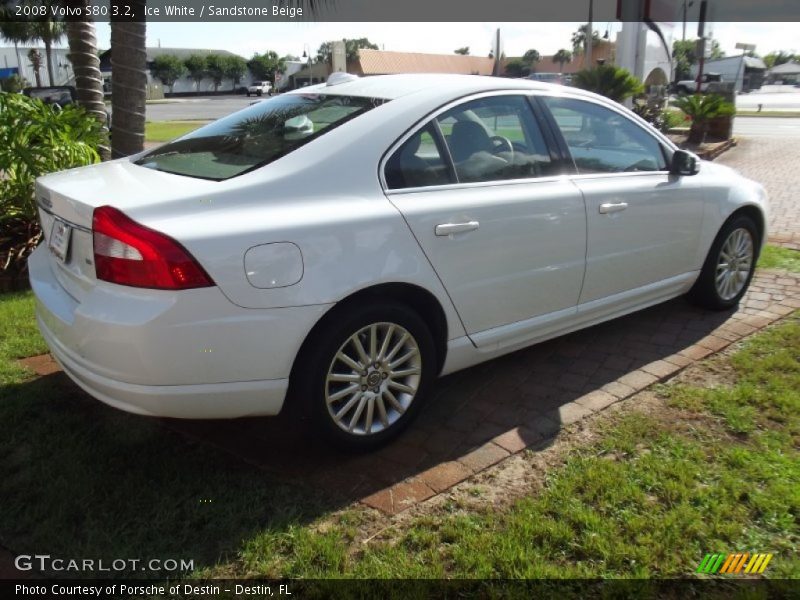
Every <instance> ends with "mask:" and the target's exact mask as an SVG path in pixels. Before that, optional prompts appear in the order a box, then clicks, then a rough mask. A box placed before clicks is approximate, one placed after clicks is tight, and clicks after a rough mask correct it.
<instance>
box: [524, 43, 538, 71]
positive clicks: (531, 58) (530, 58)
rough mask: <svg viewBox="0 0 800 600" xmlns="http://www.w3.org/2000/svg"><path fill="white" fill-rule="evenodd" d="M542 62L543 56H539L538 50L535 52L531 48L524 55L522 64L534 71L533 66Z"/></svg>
mask: <svg viewBox="0 0 800 600" xmlns="http://www.w3.org/2000/svg"><path fill="white" fill-rule="evenodd" d="M540 60H542V56H541V55H540V54H539V51H538V50H534V49H533V48H531V49H530V50H528V51H527V52H525V54H523V55H522V62H524V63H525V64H526V65H528V67H530V68H531V70H533V66H534V65H535V64H536V63H538V62H539V61H540Z"/></svg>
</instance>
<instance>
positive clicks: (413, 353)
mask: <svg viewBox="0 0 800 600" xmlns="http://www.w3.org/2000/svg"><path fill="white" fill-rule="evenodd" d="M416 355H417V349H416V348H412V349H411V350H409V351H408V352H406V353H405V354H404V355H403V356H401V357H400V358H398V359H397V360H394V361H392V362H390V363H389V369H392V370H394V369H395V368H397V367H399V366H400V365H402V364H404V363H407V362H408V361H409V360H411V359H412V358H413V357H415V356H416Z"/></svg>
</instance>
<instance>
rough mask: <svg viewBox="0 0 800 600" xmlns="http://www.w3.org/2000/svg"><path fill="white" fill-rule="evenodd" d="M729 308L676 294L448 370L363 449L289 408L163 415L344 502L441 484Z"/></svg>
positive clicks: (544, 431) (694, 337) (497, 454)
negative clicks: (230, 417) (214, 415)
mask: <svg viewBox="0 0 800 600" xmlns="http://www.w3.org/2000/svg"><path fill="white" fill-rule="evenodd" d="M730 315H731V313H730V312H723V313H713V312H708V311H704V310H701V309H698V308H695V307H693V306H691V305H689V304H688V303H687V302H686V301H685V300H683V299H677V300H673V301H671V302H668V303H665V304H661V305H658V306H655V307H652V308H650V309H647V310H645V311H642V312H639V313H636V314H633V315H629V316H627V317H624V318H621V319H616V320H614V321H610V322H607V323H604V324H601V325H598V326H595V327H592V328H589V329H585V330H582V331H579V332H575V333H572V334H570V335H567V336H564V337H561V338H558V339H555V340H552V341H549V342H545V343H542V344H539V345H536V346H533V347H531V348H527V349H524V350H520V351H517V352H514V353H512V354H509V355H507V356H504V357H501V358H498V359H495V360H493V361H490V362H487V363H484V364H482V365H478V366H476V367H473V368H471V369H467V370H465V371H462V372H459V373H456V374H453V375H450V376H447V377H444V378H442V379H440V380H439V381H438V382H437V383H436V385H435V387H434V389H433V390H432V394H431V397H430V398H429V400H428V401H427V404H426V406H425V407H424V409H423V410H422V411H421V414H420V415H419V417H418V418H417V420H416V421H415V422H414V423H412V424H411V425H410V427H409V428H408V429H407V430H406V431H405V432H403V434H402V435H401V436H400V437H399V438H397V439H396V440H395V441H393V442H392V443H391V444H389V445H388V446H386V447H384V448H382V449H380V450H378V451H374V452H371V453H369V454H352V453H347V452H344V451H339V450H336V449H333V448H331V447H330V446H329V445H328V444H327V443H326V442H325V441H324V440H322V439H321V438H320V437H319V436H318V435H316V434H315V432H314V430H313V427H312V425H311V423H310V422H309V421H307V420H303V419H301V418H299V417H298V415H297V413H296V411H293V410H291V409H290V410H287V409H284V412H283V413H282V414H281V415H279V416H277V417H273V418H250V419H239V420H234V421H176V420H165V424H166V425H167V426H168V427H169V428H171V429H174V430H176V431H180V432H183V433H185V434H188V435H189V436H191V437H192V438H194V439H197V440H201V441H203V442H206V443H211V444H213V445H215V446H217V447H219V448H222V449H224V450H225V451H227V452H230V453H231V454H233V455H235V456H237V457H240V458H241V459H243V460H245V461H247V462H249V463H250V464H253V465H256V466H257V467H259V468H260V469H263V470H265V471H267V472H269V473H272V474H274V475H275V476H276V477H278V478H279V479H280V480H281V481H295V482H298V483H301V484H309V485H311V486H313V487H314V488H315V489H318V490H323V491H324V492H325V493H326V494H328V495H329V496H330V497H339V498H340V500H341V502H343V503H348V502H351V501H354V500H359V499H363V498H365V497H367V496H369V495H371V494H374V493H375V492H378V491H380V490H382V489H384V488H386V487H388V486H390V485H392V484H396V483H398V482H402V481H404V480H407V479H409V478H413V477H415V476H418V475H420V474H423V480H424V481H426V482H427V483H428V484H429V485H430V486H431V487H432V488H433V490H434V491H437V492H438V491H440V489H437V485H438V486H442V487H447V486H446V485H445V482H446V481H447V480H448V479H452V480H456V479H458V478H459V471H460V472H461V474H462V475H463V474H464V473H465V472H476V471H479V470H481V469H482V468H484V467H486V466H489V465H490V464H493V463H494V462H497V461H498V460H500V459H501V458H503V457H504V456H506V455H508V454H509V452H508V450H510V451H511V452H514V451H516V450H515V448H514V447H513V446H514V445H517V446H522V445H526V446H530V447H532V448H534V449H537V448H538V449H541V448H545V447H547V446H549V445H550V443H551V442H552V440H553V439H554V438H555V436H556V435H557V434H558V432H559V430H560V428H561V426H562V421H563V420H565V419H564V416H565V415H564V410H563V408H564V407H565V406H566V405H568V404H569V403H571V402H573V401H574V400H576V399H578V398H581V397H582V396H584V395H586V394H588V393H590V392H593V391H595V390H600V389H603V388H605V389H607V390H609V393H612V394H614V395H616V396H617V397H620V396H625V395H627V394H628V393H630V392H632V391H633V389H632V388H631V387H630V386H631V385H635V383H634V382H632V381H628V383H629V384H630V385H626V384H625V383H620V382H619V381H618V380H619V379H620V378H623V380H624V381H625V376H626V374H630V373H632V372H634V371H636V370H637V369H639V368H640V367H642V366H644V365H647V364H650V363H653V362H654V361H658V360H663V359H664V358H666V357H669V356H672V355H674V354H676V353H678V352H680V351H681V350H683V349H685V348H687V347H689V346H691V345H692V344H694V343H695V342H696V341H698V340H700V339H702V338H705V337H706V336H708V335H709V334H711V333H712V332H713V331H714V330H715V329H716V328H717V327H719V326H720V325H721V324H722V323H724V322H725V321H726V320H727V319H728V318H729V317H730ZM639 375H640V376H642V375H643V374H641V373H639ZM643 376H644V377H650V380H648V381H652V380H655V377H652V376H649V375H646V374H644V375H643ZM636 387H638V388H640V387H642V385H638V386H636ZM573 408H575V407H573ZM577 408H578V411H579V412H580V411H581V410H582V409H581V407H577ZM573 412H574V411H573ZM589 412H590V411H589V409H585V412H584V414H588V413H589ZM567 416H568V417H571V418H575V419H577V418H578V417H580V416H582V414H571V415H567ZM570 420H571V419H570ZM515 429H516V431H515V436H516V438H515V439H512V440H511V442H510V443H509V444H507V445H505V447H503V446H502V445H501V446H498V445H497V444H495V443H493V440H494V439H495V438H496V436H498V435H501V434H503V433H505V432H509V431H510V430H515ZM453 461H455V462H457V463H458V465H453V466H452V468H451V472H450V473H444V472H442V473H436V474H434V475H433V476H431V479H432V480H433V481H427V480H426V479H425V477H424V475H425V474H426V473H429V469H432V468H435V467H438V466H440V465H443V464H445V463H452V462H453ZM461 467H464V469H466V471H464V469H461ZM437 478H438V481H437ZM461 479H463V476H462V477H461ZM421 493H422V494H423V495H424V492H421Z"/></svg>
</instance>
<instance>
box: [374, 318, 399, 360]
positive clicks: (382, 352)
mask: <svg viewBox="0 0 800 600" xmlns="http://www.w3.org/2000/svg"><path fill="white" fill-rule="evenodd" d="M394 330H395V327H394V325H389V328H388V329H387V330H386V335H385V336H384V338H383V343H382V344H381V349H380V350H379V351H378V361H381V360H383V358H384V356H386V350H388V349H389V344H390V343H391V341H392V336H393V335H394Z"/></svg>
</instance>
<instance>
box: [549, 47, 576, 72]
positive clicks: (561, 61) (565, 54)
mask: <svg viewBox="0 0 800 600" xmlns="http://www.w3.org/2000/svg"><path fill="white" fill-rule="evenodd" d="M553 62H554V63H558V70H559V71H563V70H564V65H565V64H567V63H569V62H572V52H570V51H569V50H565V49H564V48H561V50H559V51H558V52H556V53H555V54H554V55H553Z"/></svg>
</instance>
